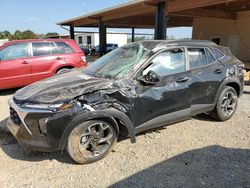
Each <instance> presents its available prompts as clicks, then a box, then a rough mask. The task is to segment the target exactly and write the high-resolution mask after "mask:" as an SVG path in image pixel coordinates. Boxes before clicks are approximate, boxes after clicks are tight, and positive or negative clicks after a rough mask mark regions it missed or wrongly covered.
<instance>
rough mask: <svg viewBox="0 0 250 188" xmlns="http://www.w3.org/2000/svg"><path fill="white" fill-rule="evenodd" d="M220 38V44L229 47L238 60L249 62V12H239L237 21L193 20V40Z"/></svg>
mask: <svg viewBox="0 0 250 188" xmlns="http://www.w3.org/2000/svg"><path fill="white" fill-rule="evenodd" d="M212 37H219V38H221V41H220V44H221V45H224V46H229V47H230V48H231V51H232V52H233V54H234V55H236V56H237V57H238V58H239V59H240V60H242V61H245V62H250V11H245V12H240V13H238V15H237V20H226V19H216V18H195V19H194V23H193V39H201V40H211V38H212Z"/></svg>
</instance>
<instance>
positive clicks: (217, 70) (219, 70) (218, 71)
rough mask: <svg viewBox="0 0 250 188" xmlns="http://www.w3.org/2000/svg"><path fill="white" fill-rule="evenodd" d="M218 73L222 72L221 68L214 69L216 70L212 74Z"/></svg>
mask: <svg viewBox="0 0 250 188" xmlns="http://www.w3.org/2000/svg"><path fill="white" fill-rule="evenodd" d="M220 73H222V69H216V70H215V71H214V74H220Z"/></svg>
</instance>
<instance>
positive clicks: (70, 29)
mask: <svg viewBox="0 0 250 188" xmlns="http://www.w3.org/2000/svg"><path fill="white" fill-rule="evenodd" d="M69 36H70V38H71V39H73V40H75V29H74V26H72V25H70V27H69Z"/></svg>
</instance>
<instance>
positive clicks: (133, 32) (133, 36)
mask: <svg viewBox="0 0 250 188" xmlns="http://www.w3.org/2000/svg"><path fill="white" fill-rule="evenodd" d="M131 41H132V42H135V28H134V27H132V38H131Z"/></svg>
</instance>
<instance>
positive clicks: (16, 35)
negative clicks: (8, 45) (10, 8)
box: [14, 30, 23, 40]
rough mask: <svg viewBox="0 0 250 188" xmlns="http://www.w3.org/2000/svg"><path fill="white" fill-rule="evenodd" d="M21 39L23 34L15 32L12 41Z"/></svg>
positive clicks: (18, 31)
mask: <svg viewBox="0 0 250 188" xmlns="http://www.w3.org/2000/svg"><path fill="white" fill-rule="evenodd" d="M22 37H23V32H22V31H20V30H16V31H15V33H14V39H16V40H20V39H22Z"/></svg>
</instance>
